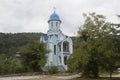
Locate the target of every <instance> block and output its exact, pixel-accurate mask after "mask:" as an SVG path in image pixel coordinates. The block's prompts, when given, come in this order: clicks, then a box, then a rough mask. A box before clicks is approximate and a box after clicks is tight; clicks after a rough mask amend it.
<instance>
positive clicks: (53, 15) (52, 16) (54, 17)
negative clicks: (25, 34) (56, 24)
mask: <svg viewBox="0 0 120 80" xmlns="http://www.w3.org/2000/svg"><path fill="white" fill-rule="evenodd" d="M53 19H55V20H56V19H57V20H59V19H60V18H59V16H58V15H57V14H56V13H55V12H54V13H52V14H51V15H50V20H53Z"/></svg>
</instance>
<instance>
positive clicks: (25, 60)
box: [20, 42, 47, 71]
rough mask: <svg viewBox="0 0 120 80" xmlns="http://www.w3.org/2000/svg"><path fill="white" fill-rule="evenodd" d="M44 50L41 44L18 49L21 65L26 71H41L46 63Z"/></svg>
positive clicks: (37, 43)
mask: <svg viewBox="0 0 120 80" xmlns="http://www.w3.org/2000/svg"><path fill="white" fill-rule="evenodd" d="M46 52H47V51H46V48H45V44H44V43H42V42H32V43H29V44H27V45H25V46H23V47H21V49H20V55H21V58H22V64H23V65H24V67H25V70H26V71H41V70H42V69H41V67H43V66H44V65H45V63H46V56H45V55H46Z"/></svg>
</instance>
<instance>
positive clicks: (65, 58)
mask: <svg viewBox="0 0 120 80" xmlns="http://www.w3.org/2000/svg"><path fill="white" fill-rule="evenodd" d="M64 64H65V65H67V56H64Z"/></svg>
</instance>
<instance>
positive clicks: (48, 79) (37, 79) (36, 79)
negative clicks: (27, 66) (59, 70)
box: [22, 78, 65, 80]
mask: <svg viewBox="0 0 120 80" xmlns="http://www.w3.org/2000/svg"><path fill="white" fill-rule="evenodd" d="M22 80H23V79H22ZM24 80H65V79H59V78H35V79H24Z"/></svg>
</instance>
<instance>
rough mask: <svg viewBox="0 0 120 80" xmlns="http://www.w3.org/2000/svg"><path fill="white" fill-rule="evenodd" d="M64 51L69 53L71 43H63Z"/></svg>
mask: <svg viewBox="0 0 120 80" xmlns="http://www.w3.org/2000/svg"><path fill="white" fill-rule="evenodd" d="M63 51H64V52H69V43H68V42H67V41H65V42H63Z"/></svg>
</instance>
